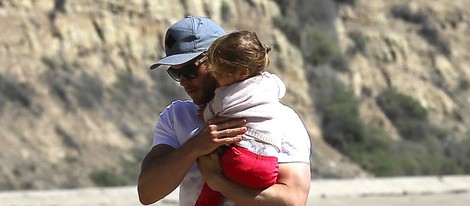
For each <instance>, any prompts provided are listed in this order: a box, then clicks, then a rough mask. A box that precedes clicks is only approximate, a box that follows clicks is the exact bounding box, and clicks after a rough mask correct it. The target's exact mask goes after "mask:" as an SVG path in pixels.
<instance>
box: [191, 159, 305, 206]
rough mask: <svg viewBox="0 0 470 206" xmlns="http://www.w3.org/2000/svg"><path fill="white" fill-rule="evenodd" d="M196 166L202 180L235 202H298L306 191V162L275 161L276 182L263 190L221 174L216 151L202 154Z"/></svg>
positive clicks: (257, 205)
mask: <svg viewBox="0 0 470 206" xmlns="http://www.w3.org/2000/svg"><path fill="white" fill-rule="evenodd" d="M198 167H199V170H200V171H201V174H202V175H203V177H204V180H205V181H206V183H207V184H208V185H209V187H211V188H212V189H213V190H215V191H218V192H220V193H222V194H223V195H224V196H225V197H226V198H228V199H230V200H232V201H234V202H235V204H237V205H244V206H250V205H254V206H263V205H270V206H275V205H302V206H304V205H305V204H306V202H307V198H308V192H309V190H310V182H311V179H310V165H308V164H307V163H283V164H279V175H278V180H277V183H276V184H274V185H272V186H271V187H269V188H266V189H248V188H245V187H243V186H241V185H239V184H236V183H234V182H232V181H230V180H229V179H227V178H226V177H225V176H224V175H223V174H222V169H221V168H220V165H219V157H218V155H217V154H210V155H205V156H202V157H200V158H199V159H198Z"/></svg>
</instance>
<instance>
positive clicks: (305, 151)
mask: <svg viewBox="0 0 470 206" xmlns="http://www.w3.org/2000/svg"><path fill="white" fill-rule="evenodd" d="M287 114H288V115H286V116H285V117H286V119H285V120H286V126H285V127H284V129H286V130H285V131H286V132H284V134H285V135H284V137H283V138H282V143H281V154H280V155H279V157H278V162H279V163H292V162H304V163H307V164H310V155H311V153H312V152H311V141H310V136H309V135H308V132H307V130H306V129H305V126H304V124H303V122H302V120H301V119H300V117H299V116H298V115H297V113H295V112H294V110H290V111H289V112H287Z"/></svg>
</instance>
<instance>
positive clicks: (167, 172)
mask: <svg viewBox="0 0 470 206" xmlns="http://www.w3.org/2000/svg"><path fill="white" fill-rule="evenodd" d="M196 158H197V156H196V155H194V154H193V152H192V150H191V149H190V148H186V147H184V146H183V147H181V148H180V149H178V150H175V149H174V148H172V147H170V146H168V145H157V146H155V148H152V151H151V152H150V153H149V154H148V155H147V156H146V157H145V159H144V161H143V162H142V171H141V173H140V176H139V180H138V187H137V189H138V193H139V199H140V201H141V203H142V204H151V203H154V202H156V201H158V200H160V199H162V198H164V197H165V196H166V195H168V194H169V193H170V192H172V191H173V190H174V189H175V188H176V187H177V186H178V185H179V184H180V183H181V181H182V180H183V178H184V176H185V175H186V173H187V172H188V170H189V169H190V168H191V166H192V165H193V163H194V162H195V160H196Z"/></svg>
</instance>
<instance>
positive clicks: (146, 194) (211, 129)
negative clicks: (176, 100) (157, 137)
mask: <svg viewBox="0 0 470 206" xmlns="http://www.w3.org/2000/svg"><path fill="white" fill-rule="evenodd" d="M245 123H246V120H244V119H234V120H229V121H224V122H211V124H209V125H208V126H207V127H206V128H204V130H203V131H202V132H201V133H199V134H198V135H196V136H195V137H193V138H191V139H190V140H188V141H187V142H186V143H184V144H183V145H182V146H181V147H179V148H178V149H175V148H173V147H171V146H169V145H164V144H160V145H156V146H154V147H153V148H152V150H151V151H150V152H149V153H148V154H147V155H146V157H145V158H144V160H143V161H142V165H141V172H140V175H139V179H138V185H137V190H138V193H139V199H140V202H141V203H142V204H151V203H154V202H156V201H158V200H160V199H162V198H164V197H165V196H166V195H168V194H169V193H170V192H172V191H173V190H174V189H175V188H176V187H177V186H178V185H179V184H180V183H181V181H182V180H183V178H184V176H185V175H186V173H187V172H188V171H189V169H190V168H191V166H192V164H193V163H194V162H195V161H196V159H197V158H198V157H199V156H201V155H205V154H208V153H210V152H212V151H214V150H215V149H216V148H217V147H219V146H220V145H224V144H232V143H235V142H239V141H240V140H241V136H239V135H240V134H242V133H244V132H245V131H246V127H242V125H244V124H245ZM237 135H238V136H237ZM228 137H230V138H228Z"/></svg>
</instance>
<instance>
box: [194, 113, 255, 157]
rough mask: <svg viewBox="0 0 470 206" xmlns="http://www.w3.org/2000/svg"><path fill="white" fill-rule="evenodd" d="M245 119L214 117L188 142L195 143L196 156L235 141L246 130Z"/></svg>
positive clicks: (238, 139)
mask: <svg viewBox="0 0 470 206" xmlns="http://www.w3.org/2000/svg"><path fill="white" fill-rule="evenodd" d="M245 124H246V119H243V118H241V119H229V118H214V119H211V120H209V121H208V123H207V126H206V127H205V128H204V130H203V131H202V132H200V133H199V134H198V135H196V136H195V137H194V138H191V139H190V140H189V141H188V142H191V144H193V145H197V147H195V149H196V150H197V152H198V154H199V155H198V156H203V155H206V154H209V153H211V152H213V151H214V150H215V149H217V148H218V147H219V146H221V145H226V144H232V143H237V142H240V141H241V140H242V137H241V135H242V134H243V133H245V132H246V130H247V128H246V127H245V126H244V125H245Z"/></svg>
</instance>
